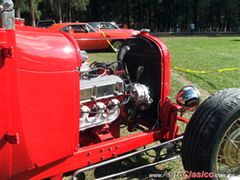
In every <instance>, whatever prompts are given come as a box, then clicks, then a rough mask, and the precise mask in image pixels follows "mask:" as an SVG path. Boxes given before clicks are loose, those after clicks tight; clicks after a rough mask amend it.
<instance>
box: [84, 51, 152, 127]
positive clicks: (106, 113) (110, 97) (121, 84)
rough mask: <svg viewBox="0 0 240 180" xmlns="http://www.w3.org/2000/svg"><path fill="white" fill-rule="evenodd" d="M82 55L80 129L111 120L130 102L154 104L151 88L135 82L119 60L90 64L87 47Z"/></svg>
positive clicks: (144, 107) (108, 122)
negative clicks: (121, 66) (120, 65)
mask: <svg viewBox="0 0 240 180" xmlns="http://www.w3.org/2000/svg"><path fill="white" fill-rule="evenodd" d="M81 56H82V66H81V68H80V79H81V83H80V94H81V97H80V111H81V117H80V131H84V130H86V129H89V128H93V127H96V126H100V125H103V124H110V123H112V122H113V121H115V120H116V119H118V117H119V115H120V108H121V107H122V106H124V105H126V104H128V103H131V104H132V105H134V106H135V107H136V108H138V109H140V110H146V109H147V108H148V107H149V106H150V105H151V103H152V102H153V100H152V98H151V95H150V91H149V88H148V87H147V86H146V85H144V84H140V83H132V82H131V80H130V79H129V78H128V77H129V76H128V74H127V73H126V70H124V69H119V66H118V62H113V63H105V62H93V63H92V64H89V62H88V56H87V53H86V52H85V51H81Z"/></svg>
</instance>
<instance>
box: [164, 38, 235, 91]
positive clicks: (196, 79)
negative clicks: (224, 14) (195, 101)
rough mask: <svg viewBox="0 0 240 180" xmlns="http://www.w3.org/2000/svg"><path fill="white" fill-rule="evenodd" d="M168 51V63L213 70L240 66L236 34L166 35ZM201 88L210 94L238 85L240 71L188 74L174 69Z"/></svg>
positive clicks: (175, 65)
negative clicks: (234, 35)
mask: <svg viewBox="0 0 240 180" xmlns="http://www.w3.org/2000/svg"><path fill="white" fill-rule="evenodd" d="M161 39H162V40H163V41H165V42H166V44H167V46H168V47H169V49H170V53H171V60H172V61H171V66H172V69H173V68H174V67H180V68H186V69H193V70H203V71H208V70H210V71H214V70H218V69H224V68H233V67H238V68H240V37H166V38H161ZM177 73H179V74H181V75H182V76H184V77H185V78H186V79H188V80H189V81H191V82H193V83H194V84H197V85H199V86H200V87H201V88H202V89H205V90H207V91H208V92H210V93H213V92H215V91H217V90H220V89H224V88H231V87H238V86H239V82H240V79H239V77H240V71H239V70H238V71H228V72H223V73H219V72H212V73H208V74H191V73H185V72H177Z"/></svg>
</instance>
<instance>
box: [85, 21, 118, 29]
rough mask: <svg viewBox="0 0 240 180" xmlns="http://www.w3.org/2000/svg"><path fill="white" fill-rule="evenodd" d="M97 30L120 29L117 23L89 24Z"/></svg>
mask: <svg viewBox="0 0 240 180" xmlns="http://www.w3.org/2000/svg"><path fill="white" fill-rule="evenodd" d="M88 24H90V25H91V26H92V27H93V28H95V29H120V28H119V26H118V25H117V24H116V23H115V22H89V23H88Z"/></svg>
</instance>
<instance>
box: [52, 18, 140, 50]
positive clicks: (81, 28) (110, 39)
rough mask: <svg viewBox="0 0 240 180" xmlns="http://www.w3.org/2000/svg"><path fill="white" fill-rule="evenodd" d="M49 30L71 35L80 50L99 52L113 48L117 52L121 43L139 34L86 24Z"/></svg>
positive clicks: (64, 25) (54, 27) (68, 25)
mask: <svg viewBox="0 0 240 180" xmlns="http://www.w3.org/2000/svg"><path fill="white" fill-rule="evenodd" d="M49 29H58V30H61V31H64V32H66V33H70V34H72V36H73V37H74V38H75V39H76V40H77V42H78V44H79V47H80V48H81V49H82V50H99V49H107V48H114V50H116V51H118V50H119V49H120V47H121V46H122V44H123V42H124V41H126V40H128V39H131V38H133V37H134V36H135V35H137V34H139V31H135V30H129V29H127V30H126V29H118V30H105V31H103V30H101V29H95V28H93V27H92V26H90V25H89V24H88V23H59V24H53V25H52V26H51V27H49Z"/></svg>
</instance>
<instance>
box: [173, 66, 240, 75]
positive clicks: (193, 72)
mask: <svg viewBox="0 0 240 180" xmlns="http://www.w3.org/2000/svg"><path fill="white" fill-rule="evenodd" d="M174 69H175V70H177V71H182V72H186V73H192V74H208V73H214V72H219V73H222V72H225V71H239V70H240V68H238V67H233V68H224V69H217V70H208V71H199V70H192V69H184V68H179V67H174Z"/></svg>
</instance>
